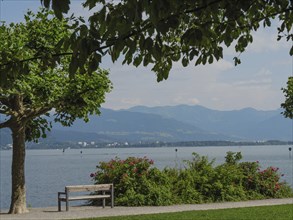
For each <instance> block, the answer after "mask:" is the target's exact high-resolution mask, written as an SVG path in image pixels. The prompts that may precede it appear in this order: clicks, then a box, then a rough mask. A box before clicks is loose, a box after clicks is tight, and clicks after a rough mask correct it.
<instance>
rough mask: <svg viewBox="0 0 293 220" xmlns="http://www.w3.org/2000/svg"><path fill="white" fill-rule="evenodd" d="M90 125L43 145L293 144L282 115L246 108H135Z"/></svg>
mask: <svg viewBox="0 0 293 220" xmlns="http://www.w3.org/2000/svg"><path fill="white" fill-rule="evenodd" d="M101 112H102V114H101V115H100V116H90V121H89V122H88V123H85V122H83V121H82V120H76V122H75V123H74V125H73V126H71V127H62V126H61V125H60V124H53V129H52V132H51V133H49V134H48V137H47V138H46V139H44V140H40V141H41V142H73V141H74V142H78V141H86V142H89V141H95V142H100V143H105V142H116V141H117V142H121V141H129V142H139V141H143V142H156V141H165V142H178V141H218V140H227V141H255V140H281V141H290V140H292V120H289V119H285V118H284V117H283V116H282V115H281V114H280V112H281V110H280V109H278V110H273V111H259V110H255V109H252V108H245V109H241V110H233V111H218V110H212V109H208V108H205V107H203V106H199V105H195V106H188V105H178V106H162V107H145V106H136V107H133V108H130V109H127V110H117V111H116V110H110V109H103V108H102V109H101ZM7 143H11V135H10V131H9V130H8V129H1V130H0V144H1V145H5V144H7Z"/></svg>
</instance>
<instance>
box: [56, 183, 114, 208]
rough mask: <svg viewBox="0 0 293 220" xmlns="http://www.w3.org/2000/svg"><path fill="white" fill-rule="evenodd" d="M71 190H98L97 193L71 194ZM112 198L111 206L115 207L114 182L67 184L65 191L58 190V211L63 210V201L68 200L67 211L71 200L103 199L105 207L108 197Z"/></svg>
mask: <svg viewBox="0 0 293 220" xmlns="http://www.w3.org/2000/svg"><path fill="white" fill-rule="evenodd" d="M70 192H97V194H87V195H69V193H70ZM108 198H110V199H111V208H113V207H114V186H113V184H98V185H77V186H65V192H58V211H59V212H60V211H61V202H66V211H68V210H69V201H76V200H90V199H102V200H103V208H105V205H106V201H105V200H106V199H108Z"/></svg>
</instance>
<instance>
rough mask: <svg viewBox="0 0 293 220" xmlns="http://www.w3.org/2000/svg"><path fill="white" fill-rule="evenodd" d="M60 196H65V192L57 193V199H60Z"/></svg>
mask: <svg viewBox="0 0 293 220" xmlns="http://www.w3.org/2000/svg"><path fill="white" fill-rule="evenodd" d="M61 195H66V193H65V192H58V198H60V196H61Z"/></svg>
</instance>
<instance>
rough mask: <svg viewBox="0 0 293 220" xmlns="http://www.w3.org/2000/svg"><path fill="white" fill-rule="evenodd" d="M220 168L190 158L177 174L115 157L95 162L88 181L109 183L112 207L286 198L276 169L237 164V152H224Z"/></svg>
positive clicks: (201, 158)
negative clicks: (95, 168)
mask: <svg viewBox="0 0 293 220" xmlns="http://www.w3.org/2000/svg"><path fill="white" fill-rule="evenodd" d="M225 158H226V161H225V163H223V164H220V165H218V166H214V164H213V163H214V160H212V161H209V160H208V158H207V157H206V156H200V155H198V154H196V153H193V159H192V160H190V161H185V167H184V168H182V169H179V170H178V169H175V168H165V169H163V170H159V169H157V168H155V167H153V164H154V161H153V160H150V159H148V158H146V157H143V158H136V157H128V158H127V159H125V160H122V159H120V158H118V157H116V158H115V159H112V160H110V161H108V162H100V163H99V165H98V166H97V170H96V172H95V173H91V174H90V177H91V178H92V179H93V181H94V182H95V183H96V184H102V183H113V184H114V187H115V204H116V205H127V206H143V205H169V204H181V203H185V204H186V203H206V202H219V201H241V200H249V199H264V198H284V197H292V196H293V194H292V189H291V188H290V186H289V185H288V184H287V183H285V182H282V181H281V176H282V175H283V174H280V173H279V169H278V168H276V167H268V168H266V169H264V170H261V167H260V165H259V162H258V161H256V162H241V163H240V162H239V161H240V160H241V159H242V155H241V153H240V152H238V153H233V152H228V153H227V156H226V157H225Z"/></svg>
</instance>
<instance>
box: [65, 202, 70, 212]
mask: <svg viewBox="0 0 293 220" xmlns="http://www.w3.org/2000/svg"><path fill="white" fill-rule="evenodd" d="M68 211H69V204H68V200H67V201H66V212H68Z"/></svg>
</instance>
